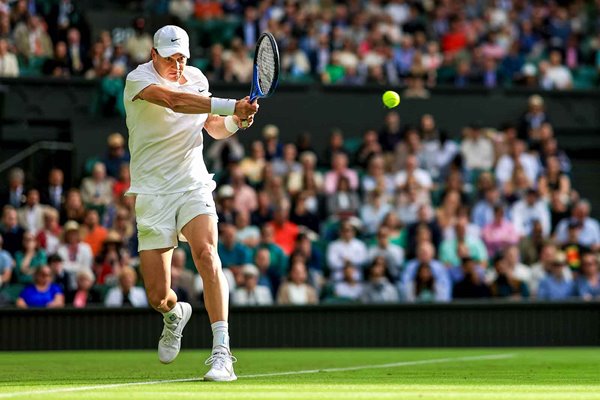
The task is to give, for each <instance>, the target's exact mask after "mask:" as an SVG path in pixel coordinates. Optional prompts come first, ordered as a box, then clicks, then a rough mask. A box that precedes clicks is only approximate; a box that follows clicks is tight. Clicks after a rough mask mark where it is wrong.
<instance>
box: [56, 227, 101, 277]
mask: <svg viewBox="0 0 600 400" xmlns="http://www.w3.org/2000/svg"><path fill="white" fill-rule="evenodd" d="M57 254H58V255H59V256H60V258H62V259H63V261H64V263H65V264H64V266H65V270H67V271H69V272H72V273H74V274H77V272H78V271H81V270H84V269H87V270H91V268H92V264H93V262H94V255H93V254H92V249H91V248H90V245H89V244H87V243H84V242H82V241H81V235H80V233H79V224H78V223H77V222H75V221H67V223H66V224H65V226H64V229H63V242H62V243H61V245H60V246H59V247H58V252H57Z"/></svg>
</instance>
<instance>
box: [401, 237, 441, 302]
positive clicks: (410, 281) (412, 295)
mask: <svg viewBox="0 0 600 400" xmlns="http://www.w3.org/2000/svg"><path fill="white" fill-rule="evenodd" d="M434 256H435V248H434V247H433V244H431V243H430V242H424V243H421V245H420V246H419V248H418V249H417V258H416V259H414V260H410V261H409V262H408V263H407V264H406V267H405V268H404V272H403V273H402V279H401V285H402V289H401V292H402V293H403V294H404V297H405V299H408V300H414V299H416V297H417V295H418V293H416V292H415V287H414V285H415V283H416V282H417V274H418V271H419V270H420V269H421V267H422V266H423V265H427V268H428V271H429V272H430V273H431V277H432V280H433V287H434V288H435V290H434V293H433V298H432V300H437V301H450V299H451V297H452V282H451V280H450V277H449V275H448V271H447V270H446V268H445V267H444V265H443V264H442V263H441V262H440V261H439V260H436V259H434ZM423 268H425V267H423ZM423 275H426V274H425V273H423Z"/></svg>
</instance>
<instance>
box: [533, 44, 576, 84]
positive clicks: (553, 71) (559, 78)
mask: <svg viewBox="0 0 600 400" xmlns="http://www.w3.org/2000/svg"><path fill="white" fill-rule="evenodd" d="M540 73H541V81H540V86H541V87H542V88H544V89H546V90H550V89H559V90H564V89H571V88H572V87H573V76H572V75H571V71H570V70H569V68H567V67H566V66H565V65H563V60H562V54H561V52H560V51H559V50H552V51H551V52H550V61H549V62H546V61H543V62H541V63H540Z"/></svg>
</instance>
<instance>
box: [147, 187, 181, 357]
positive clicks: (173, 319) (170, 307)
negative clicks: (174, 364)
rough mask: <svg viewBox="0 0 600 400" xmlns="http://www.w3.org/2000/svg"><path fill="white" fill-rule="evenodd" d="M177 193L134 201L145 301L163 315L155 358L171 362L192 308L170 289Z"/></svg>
mask: <svg viewBox="0 0 600 400" xmlns="http://www.w3.org/2000/svg"><path fill="white" fill-rule="evenodd" d="M175 198H176V196H173V195H164V196H156V195H138V196H137V198H136V202H135V212H136V221H137V227H138V240H139V246H138V249H139V252H140V268H141V271H142V276H143V278H144V285H145V287H146V293H147V296H148V300H149V302H150V304H151V305H152V307H153V308H154V309H155V310H157V311H158V312H160V313H162V315H163V322H164V327H163V330H162V334H161V336H160V340H159V341H158V358H159V360H160V361H161V362H163V363H170V362H171V361H173V360H174V359H175V357H177V354H179V349H180V348H181V336H182V332H183V328H184V327H185V325H186V324H187V322H188V320H189V319H190V316H191V315H192V307H191V306H190V305H189V304H187V303H181V302H180V303H178V302H177V296H176V295H175V292H173V290H171V257H172V255H173V248H174V247H175V246H177V225H176V218H175V208H174V207H172V204H173V202H174V199H175Z"/></svg>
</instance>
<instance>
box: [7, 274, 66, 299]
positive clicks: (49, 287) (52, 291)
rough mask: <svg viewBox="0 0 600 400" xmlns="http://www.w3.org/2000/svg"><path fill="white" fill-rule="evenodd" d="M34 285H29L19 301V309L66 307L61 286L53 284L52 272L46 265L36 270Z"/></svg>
mask: <svg viewBox="0 0 600 400" xmlns="http://www.w3.org/2000/svg"><path fill="white" fill-rule="evenodd" d="M33 278H34V280H33V284H30V285H27V286H26V287H25V289H23V291H22V292H21V294H20V295H19V298H18V299H17V307H19V308H29V307H48V308H59V307H64V306H65V296H64V294H63V292H62V289H61V288H60V286H58V285H57V284H55V283H52V278H53V277H52V271H51V270H50V267H48V266H47V265H44V266H42V267H39V268H38V269H36V270H35V274H34V277H33Z"/></svg>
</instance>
